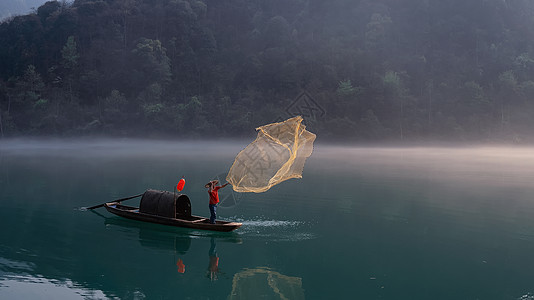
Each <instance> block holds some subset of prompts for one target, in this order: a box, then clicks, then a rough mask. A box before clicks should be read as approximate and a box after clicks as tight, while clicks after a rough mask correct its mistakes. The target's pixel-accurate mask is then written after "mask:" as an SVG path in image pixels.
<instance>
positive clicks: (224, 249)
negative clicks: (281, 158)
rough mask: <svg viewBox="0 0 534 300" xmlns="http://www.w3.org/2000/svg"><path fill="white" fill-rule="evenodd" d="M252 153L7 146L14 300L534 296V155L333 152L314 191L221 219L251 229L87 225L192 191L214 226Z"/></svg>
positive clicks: (256, 199) (318, 165)
mask: <svg viewBox="0 0 534 300" xmlns="http://www.w3.org/2000/svg"><path fill="white" fill-rule="evenodd" d="M247 144H248V141H230V142H225V141H161V140H136V139H119V140H111V139H93V140H72V141H69V140H55V141H47V140H2V141H1V142H0V218H1V219H2V220H3V222H4V226H7V227H6V228H16V230H7V231H2V232H1V233H0V298H6V299H7V298H10V299H16V298H19V299H20V298H24V297H26V296H27V295H28V293H30V292H31V291H34V290H35V291H43V290H46V291H47V293H48V294H47V296H50V297H53V298H55V299H71V298H72V297H75V296H72V295H80V297H81V298H84V297H85V298H91V297H94V298H114V297H119V298H136V299H137V298H139V299H144V298H146V299H153V298H163V299H174V298H175V296H176V295H175V291H176V290H177V289H178V290H180V291H181V294H180V295H182V296H184V297H190V298H199V297H201V298H202V297H204V298H210V299H227V297H228V296H229V295H231V294H232V293H235V289H236V285H238V286H239V287H238V290H239V289H247V288H251V287H253V286H262V287H263V288H265V291H266V294H265V295H266V296H265V298H267V299H276V297H277V296H276V293H274V292H273V291H272V289H271V287H270V286H269V284H268V283H267V281H266V280H265V279H264V276H267V275H266V274H271V275H270V276H271V277H272V276H277V277H276V278H278V279H277V280H282V279H283V280H286V281H287V282H286V281H284V282H285V284H286V285H285V286H286V287H287V286H289V285H291V286H292V288H291V289H285V290H284V289H283V288H281V287H282V286H284V285H282V283H280V285H279V286H278V288H279V289H280V291H281V293H285V294H284V295H286V296H288V297H289V298H291V297H290V295H304V298H306V299H326V298H329V297H345V298H353V297H357V298H358V297H359V298H361V299H376V298H404V299H429V297H432V298H434V299H476V298H479V299H529V297H531V295H532V294H533V293H534V289H532V286H531V282H530V273H531V270H532V268H534V264H533V263H532V262H531V259H530V256H531V253H532V251H533V250H534V229H533V228H534V221H532V220H534V218H533V216H534V202H533V201H532V195H533V194H534V187H533V186H532V184H531V182H532V179H533V178H534V171H533V170H534V148H530V147H506V146H491V147H488V146H480V147H476V146H470V147H359V146H330V145H324V144H321V143H318V144H316V145H315V149H314V152H313V154H312V156H311V157H309V158H308V159H307V162H306V165H305V167H304V172H303V178H302V179H291V180H288V181H285V182H283V183H281V184H279V185H277V186H274V187H273V188H272V189H271V190H269V191H267V192H265V193H260V194H254V193H245V194H240V193H234V192H232V190H231V189H230V188H229V187H228V188H225V189H222V190H221V193H220V196H221V199H223V203H222V204H221V205H220V207H219V208H218V215H219V218H221V219H225V220H235V221H239V222H242V223H243V226H242V227H241V228H240V229H238V230H237V231H235V232H232V233H230V234H220V233H213V232H207V231H198V230H187V229H183V228H173V227H166V226H160V225H156V224H146V223H142V222H136V221H131V220H126V219H123V218H120V217H117V216H114V215H111V214H109V213H108V212H106V211H105V210H103V209H101V210H95V211H85V210H83V209H82V208H83V207H88V206H90V205H95V204H99V203H103V202H105V201H110V200H113V199H117V198H121V197H126V196H130V195H134V194H138V193H142V192H143V191H144V190H145V189H148V188H152V189H162V190H170V191H172V189H173V188H174V186H175V185H176V183H177V182H178V180H179V179H180V178H181V176H185V178H186V186H185V189H184V191H183V192H184V193H186V194H187V195H188V196H189V197H190V199H191V203H192V212H193V214H195V215H201V216H207V215H208V214H209V212H208V208H207V195H206V191H205V189H204V188H203V186H204V184H205V183H206V182H207V181H208V180H210V179H212V178H224V174H225V172H227V171H228V169H229V168H230V166H231V164H232V162H233V159H234V158H235V156H236V155H237V153H239V151H241V150H242V149H243V148H244V147H245V146H246V145H247ZM135 201H137V200H134V201H133V202H129V203H128V204H131V205H137V203H138V202H135ZM214 246H215V248H216V253H217V255H218V257H219V261H220V263H219V266H220V268H221V269H222V270H223V273H221V274H220V275H219V276H218V280H217V281H215V282H212V281H211V280H209V279H208V278H207V277H206V274H205V271H206V267H207V265H208V262H209V255H208V254H209V253H212V248H213V247H214ZM178 260H181V261H182V262H183V263H184V264H185V266H186V267H185V270H186V271H185V272H184V273H180V272H177V270H176V264H177V261H178ZM132 262H135V263H132ZM147 273H149V274H151V279H147V277H146V274H147ZM253 274H254V275H253ZM243 278H253V279H254V281H253V282H251V281H247V280H244V279H243ZM265 278H266V277H265ZM298 282H300V283H301V284H300V285H298V284H297V283H298ZM52 285H54V288H50V286H52ZM241 285H242V286H241ZM354 286H357V287H358V288H357V289H356V290H355V289H354ZM297 290H298V291H299V292H298V293H296V294H295V293H294V292H295V291H297ZM414 291H418V293H415V294H414ZM271 293H272V294H271ZM495 295H498V296H495ZM293 298H294V297H293Z"/></svg>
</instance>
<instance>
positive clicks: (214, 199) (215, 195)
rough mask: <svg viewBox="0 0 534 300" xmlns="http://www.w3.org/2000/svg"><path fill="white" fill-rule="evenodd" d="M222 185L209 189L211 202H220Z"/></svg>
mask: <svg viewBox="0 0 534 300" xmlns="http://www.w3.org/2000/svg"><path fill="white" fill-rule="evenodd" d="M220 188H221V187H220V186H216V187H214V188H213V189H210V190H208V194H209V195H210V204H217V203H219V192H218V190H219V189H220Z"/></svg>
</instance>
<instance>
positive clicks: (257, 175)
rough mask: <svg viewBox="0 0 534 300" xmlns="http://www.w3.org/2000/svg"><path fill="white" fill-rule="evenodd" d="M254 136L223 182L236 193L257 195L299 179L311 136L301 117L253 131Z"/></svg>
mask: <svg viewBox="0 0 534 300" xmlns="http://www.w3.org/2000/svg"><path fill="white" fill-rule="evenodd" d="M256 130H257V131H258V136H257V137H256V140H254V142H252V143H250V144H249V145H248V146H247V147H246V148H245V149H243V150H242V151H241V152H239V154H238V155H237V156H236V158H235V161H234V163H233V165H232V167H231V168H230V171H229V172H228V176H227V177H226V181H228V182H229V183H230V184H232V186H233V189H234V191H236V192H255V193H261V192H265V191H267V190H268V189H270V188H271V187H272V186H274V185H276V184H278V183H280V182H282V181H285V180H288V179H290V178H302V171H303V169H304V163H305V162H306V158H308V157H309V156H310V155H311V154H312V151H313V142H314V141H315V137H316V136H315V134H313V133H311V132H309V131H307V130H306V126H304V125H303V124H302V117H301V116H297V117H294V118H291V119H288V120H286V121H283V122H279V123H272V124H268V125H264V126H261V127H259V128H256Z"/></svg>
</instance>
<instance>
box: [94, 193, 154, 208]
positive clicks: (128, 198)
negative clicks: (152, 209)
mask: <svg viewBox="0 0 534 300" xmlns="http://www.w3.org/2000/svg"><path fill="white" fill-rule="evenodd" d="M140 196H143V194H139V195H135V196H131V197H126V198H122V199H117V200H113V201H108V202H105V203H102V204H98V205H95V206H91V207H88V208H86V209H95V208H99V207H102V206H104V205H105V204H106V203H110V202H121V201H124V200H130V199H133V198H137V197H140Z"/></svg>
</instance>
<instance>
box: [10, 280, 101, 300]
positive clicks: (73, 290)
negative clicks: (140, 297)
mask: <svg viewBox="0 0 534 300" xmlns="http://www.w3.org/2000/svg"><path fill="white" fill-rule="evenodd" d="M2 288H5V289H2ZM0 289H2V291H1V292H0V295H2V299H10V300H16V299H21V300H27V299H107V296H106V295H105V294H104V293H103V292H102V291H99V290H94V289H86V288H84V287H80V286H77V285H76V284H74V283H73V282H72V281H70V280H66V281H58V280H50V279H47V278H43V277H33V276H30V275H9V274H3V275H2V277H0Z"/></svg>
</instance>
